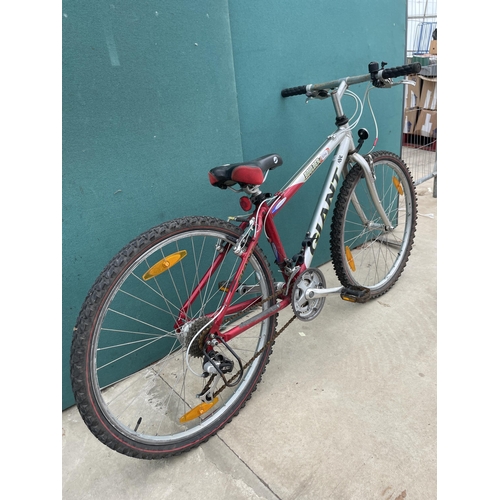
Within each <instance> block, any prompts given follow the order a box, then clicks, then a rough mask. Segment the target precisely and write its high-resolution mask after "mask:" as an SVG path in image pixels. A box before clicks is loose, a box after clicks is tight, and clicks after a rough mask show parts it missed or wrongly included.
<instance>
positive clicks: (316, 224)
mask: <svg viewBox="0 0 500 500" xmlns="http://www.w3.org/2000/svg"><path fill="white" fill-rule="evenodd" d="M351 146H352V139H351V138H350V137H349V136H347V137H345V138H344V139H343V140H342V142H341V143H340V145H339V147H338V149H337V153H336V154H335V156H334V157H333V160H332V164H331V166H330V170H329V171H328V175H327V177H326V179H325V184H324V186H323V190H322V191H321V195H320V197H319V199H318V204H317V205H316V209H315V211H314V214H313V217H312V220H311V225H310V226H309V235H310V238H311V246H309V247H307V248H306V251H305V254H304V263H305V266H306V267H309V266H310V265H311V262H312V259H313V256H314V252H315V251H316V248H317V246H318V241H319V238H320V236H321V231H322V230H323V227H324V224H325V220H326V217H327V215H328V212H329V211H330V206H331V204H332V200H333V196H334V195H335V190H336V188H337V185H338V183H339V173H340V172H341V169H342V167H343V166H344V164H345V163H346V160H347V156H348V154H349V150H350V149H351ZM311 235H312V236H311Z"/></svg>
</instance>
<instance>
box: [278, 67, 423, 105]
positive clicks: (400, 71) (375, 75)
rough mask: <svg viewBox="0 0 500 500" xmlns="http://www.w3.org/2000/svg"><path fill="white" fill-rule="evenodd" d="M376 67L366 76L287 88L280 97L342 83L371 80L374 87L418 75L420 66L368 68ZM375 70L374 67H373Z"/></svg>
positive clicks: (348, 83) (305, 92) (351, 83)
mask: <svg viewBox="0 0 500 500" xmlns="http://www.w3.org/2000/svg"><path fill="white" fill-rule="evenodd" d="M373 64H374V65H376V70H375V71H372V72H370V73H368V74H366V75H359V76H348V77H346V78H340V79H338V80H333V81H331V82H326V83H317V84H314V85H313V84H310V85H301V86H299V87H289V88H286V89H283V90H282V91H281V97H292V96H294V95H302V94H307V93H308V92H311V91H315V90H326V89H334V88H337V87H338V86H339V85H340V84H341V83H342V82H343V81H345V83H346V84H347V85H354V84H356V83H363V82H367V81H369V80H372V81H373V83H374V85H375V86H377V85H376V84H377V83H378V82H381V81H382V80H385V79H387V78H396V77H398V76H404V75H411V74H414V73H419V72H420V69H421V66H420V63H413V64H405V65H404V66H396V67H395V68H386V69H381V70H379V69H378V63H370V66H369V68H370V69H371V67H372V65H373ZM373 68H375V66H373Z"/></svg>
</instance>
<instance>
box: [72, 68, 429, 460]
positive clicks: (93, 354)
mask: <svg viewBox="0 0 500 500" xmlns="http://www.w3.org/2000/svg"><path fill="white" fill-rule="evenodd" d="M419 71H420V65H419V64H412V65H406V66H399V67H396V68H391V69H389V68H385V63H382V67H381V68H380V66H379V64H378V63H370V65H369V73H367V74H364V75H361V76H355V77H346V78H341V79H337V80H333V81H330V82H326V83H320V84H315V85H313V84H311V85H304V86H300V87H293V88H286V89H284V90H282V91H281V96H282V97H284V98H285V97H290V96H295V95H306V97H307V99H320V100H323V99H331V100H332V102H333V107H334V111H335V115H336V126H337V129H336V131H335V132H334V133H332V134H331V135H330V136H328V137H327V138H326V140H325V141H324V142H323V144H321V146H320V147H319V148H318V149H317V150H316V151H315V152H314V153H313V154H312V156H311V157H310V158H309V159H308V160H307V161H306V162H305V163H304V164H303V165H302V167H300V168H299V170H298V171H297V172H296V173H295V174H294V175H293V177H292V178H291V179H290V180H289V181H288V182H286V184H285V185H284V186H283V188H282V189H280V190H279V191H278V192H276V193H275V194H270V193H264V192H262V191H261V187H262V185H263V183H264V181H265V179H266V177H267V176H268V175H269V173H270V172H272V171H274V170H276V169H277V168H278V167H279V166H280V165H282V163H283V161H282V159H281V157H280V156H279V155H278V154H270V155H266V156H262V157H260V158H257V159H255V160H253V161H246V162H242V163H232V164H226V165H221V166H218V167H215V168H212V169H211V170H210V171H209V173H208V177H209V181H210V183H211V184H212V185H213V186H215V187H218V188H221V189H229V190H233V191H236V192H239V193H242V197H241V199H240V206H241V209H242V211H243V212H244V214H243V215H235V216H231V217H229V218H228V220H227V221H225V220H220V219H216V218H213V217H208V216H189V217H182V218H179V219H175V220H171V221H168V222H165V223H163V224H160V225H158V226H156V227H154V228H152V229H150V230H148V231H146V232H144V233H143V234H141V235H140V236H138V237H137V238H135V239H134V240H133V241H132V242H130V243H129V244H128V245H126V246H125V247H124V248H123V249H122V250H121V251H120V252H119V253H118V254H117V255H116V256H115V257H114V258H113V259H112V260H111V261H110V263H109V264H108V265H107V266H106V268H105V269H104V270H103V271H102V273H101V274H100V275H99V277H98V278H97V280H96V281H95V283H94V285H93V286H92V288H91V289H90V291H89V292H88V294H87V297H86V299H85V301H84V303H83V306H82V308H81V311H80V314H79V317H78V320H77V323H76V326H75V328H74V333H73V341H72V347H71V380H72V388H73V392H74V396H75V400H76V403H77V405H78V409H79V411H80V413H81V416H82V418H83V420H84V422H85V423H86V425H87V426H88V427H89V429H90V431H91V432H92V433H93V434H94V435H95V436H96V437H97V438H98V439H99V440H101V441H102V442H103V443H104V444H106V445H107V446H109V447H110V448H112V449H113V450H116V451H118V452H120V453H123V454H125V455H128V456H131V457H136V458H142V459H154V458H165V457H169V456H173V455H176V454H179V453H181V452H184V451H187V450H189V449H191V448H193V447H195V446H197V445H199V444H200V443H203V442H205V441H206V440H207V439H209V438H210V437H211V436H213V435H214V434H216V433H217V432H218V431H219V430H220V429H222V427H224V426H225V425H226V424H227V423H228V422H229V421H230V420H231V419H232V418H233V417H235V416H236V415H237V414H238V412H239V411H240V410H241V408H242V407H243V406H244V405H245V403H246V402H247V401H248V399H249V398H250V397H251V395H252V392H253V391H254V390H255V389H256V386H257V384H258V383H259V381H260V380H261V377H262V374H263V373H264V371H265V368H266V365H267V363H268V361H269V356H270V355H271V352H272V349H273V344H274V341H275V340H276V339H277V337H278V335H280V334H281V333H282V332H283V331H284V330H285V329H286V328H287V326H288V325H289V324H290V322H291V321H293V320H295V319H298V320H302V321H311V320H314V318H316V317H317V316H318V315H319V314H320V312H321V310H322V308H323V305H324V303H325V300H326V296H328V295H331V294H339V295H340V296H341V297H342V298H343V299H345V300H348V301H352V302H361V303H363V302H366V301H368V300H370V299H373V298H376V297H379V296H380V295H382V294H384V293H386V292H387V291H388V290H389V289H390V288H391V287H392V286H393V285H394V284H395V282H396V281H397V280H398V278H399V277H400V275H401V273H402V272H403V269H404V268H405V265H406V263H407V260H408V258H409V255H410V251H411V248H412V245H413V240H414V235H415V227H416V219H417V202H416V194H415V187H414V183H413V180H412V177H411V175H410V173H409V171H408V169H407V167H406V165H405V164H404V162H403V161H402V160H401V158H399V156H397V155H396V154H394V153H390V152H386V151H379V152H373V153H368V154H365V155H364V156H362V155H361V154H360V153H359V150H360V148H361V146H362V144H363V142H364V141H365V140H366V139H367V137H368V132H367V131H366V130H365V129H361V130H359V132H358V137H359V141H358V144H357V145H355V144H354V139H353V135H352V129H353V128H354V126H355V123H353V124H351V120H350V119H348V118H347V117H346V116H345V114H344V111H343V108H342V98H343V97H344V96H345V95H353V96H356V95H355V94H353V93H352V92H351V91H350V90H348V87H349V86H351V85H354V84H360V83H363V82H368V87H367V92H368V90H372V89H374V88H390V87H392V86H394V85H396V84H398V83H402V82H404V80H400V81H399V82H395V81H393V78H396V77H399V76H404V75H408V74H413V73H418V72H419ZM365 96H366V94H365ZM356 97H357V96H356ZM357 99H358V101H357V102H358V103H361V104H362V105H363V104H364V101H363V102H361V99H360V98H359V97H357ZM355 122H356V123H357V121H355ZM329 157H331V158H332V159H331V163H330V167H329V171H328V174H327V175H326V179H325V183H324V185H323V187H322V190H321V193H320V195H319V198H318V200H317V204H316V207H315V209H314V212H313V213H312V218H311V223H310V225H309V227H308V228H307V229H306V231H305V233H304V238H303V242H302V244H301V246H300V248H297V249H295V250H296V252H295V253H294V254H293V255H290V254H287V252H286V251H285V248H284V246H283V244H282V241H281V239H280V236H279V234H278V230H277V227H276V225H275V222H274V218H275V216H276V215H277V214H278V213H279V212H280V211H281V210H283V208H284V207H285V206H286V204H287V203H288V202H289V201H290V200H291V199H292V198H293V196H294V195H295V194H296V193H297V191H298V190H299V189H300V188H301V187H302V186H303V185H304V184H305V183H306V182H307V181H308V180H309V179H310V178H311V176H312V175H313V174H314V173H315V172H316V171H317V170H318V168H319V167H320V166H321V165H322V164H323V163H325V162H326V160H327V159H328V158H329ZM339 185H340V188H339V191H338V196H337V200H336V203H335V208H334V212H333V217H332V222H331V232H330V249H331V258H332V261H333V265H334V268H335V271H336V274H337V277H338V279H339V282H340V284H341V286H337V287H334V288H328V287H327V284H326V282H325V277H324V275H323V273H322V272H321V271H320V269H318V268H314V267H312V266H311V263H312V260H313V256H314V254H315V250H316V248H317V245H318V240H319V238H320V235H321V233H322V231H323V229H324V225H325V222H326V218H327V216H328V213H329V211H330V207H331V205H332V201H333V198H334V193H335V192H336V190H337V187H339ZM263 235H264V236H265V238H266V239H267V240H268V242H269V244H270V247H271V249H272V254H270V255H273V256H274V266H275V267H274V268H273V269H274V270H275V273H276V275H277V276H278V277H279V279H275V277H274V275H273V272H272V270H271V266H270V264H269V262H268V258H267V257H266V255H265V254H264V252H263V251H262V250H261V248H260V247H259V240H260V238H261V237H262V236H263ZM288 306H291V308H292V310H293V315H292V317H291V319H290V320H289V321H288V322H287V323H286V324H285V325H284V326H283V327H282V328H281V329H280V330H278V328H277V324H278V323H277V317H278V313H279V312H280V311H282V310H283V309H285V308H286V307H288Z"/></svg>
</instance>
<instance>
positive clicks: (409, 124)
mask: <svg viewBox="0 0 500 500" xmlns="http://www.w3.org/2000/svg"><path fill="white" fill-rule="evenodd" d="M417 119H418V109H416V108H415V109H405V114H404V123H403V133H404V134H413V132H415V125H416V124H417Z"/></svg>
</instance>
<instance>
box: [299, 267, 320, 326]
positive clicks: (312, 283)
mask: <svg viewBox="0 0 500 500" xmlns="http://www.w3.org/2000/svg"><path fill="white" fill-rule="evenodd" d="M325 285H326V280H325V277H324V276H323V273H322V272H321V271H320V270H319V269H317V268H315V267H310V268H309V269H306V270H305V271H304V272H303V273H302V274H299V276H297V279H296V280H295V283H294V285H293V289H292V309H293V312H294V313H295V315H296V316H297V318H298V319H300V320H301V321H311V320H313V319H314V318H315V317H316V316H317V315H318V314H319V313H320V312H321V310H322V309H323V305H324V304H325V297H318V298H316V299H308V298H307V290H309V289H311V288H325Z"/></svg>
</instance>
